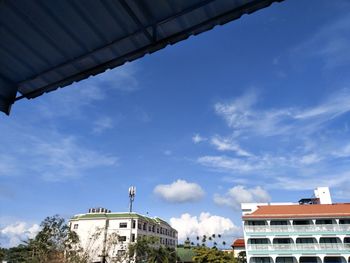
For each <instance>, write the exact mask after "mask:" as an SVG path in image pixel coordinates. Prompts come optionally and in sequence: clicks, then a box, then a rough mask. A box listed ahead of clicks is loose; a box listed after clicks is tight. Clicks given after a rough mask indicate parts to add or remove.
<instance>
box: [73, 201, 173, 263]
mask: <svg viewBox="0 0 350 263" xmlns="http://www.w3.org/2000/svg"><path fill="white" fill-rule="evenodd" d="M70 228H71V230H73V231H75V232H76V233H77V234H78V236H79V240H80V245H81V247H82V248H83V249H84V250H85V251H87V252H88V253H89V255H90V262H102V261H103V260H102V259H103V258H106V257H108V258H112V259H113V258H114V259H115V258H118V257H122V256H123V255H124V254H125V253H126V251H127V249H128V245H129V244H130V243H134V242H136V241H137V239H138V238H142V237H146V236H154V237H157V238H158V239H159V245H163V246H166V247H172V248H175V247H176V246H177V231H176V230H175V229H174V228H172V227H171V226H170V225H169V224H168V223H167V222H166V221H164V220H162V219H160V218H158V217H155V218H151V217H148V216H143V215H140V214H137V213H114V212H111V211H110V210H108V209H105V208H91V209H89V212H88V213H86V214H78V215H75V216H74V217H73V218H72V219H71V220H70Z"/></svg>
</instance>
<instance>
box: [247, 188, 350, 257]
mask: <svg viewBox="0 0 350 263" xmlns="http://www.w3.org/2000/svg"><path fill="white" fill-rule="evenodd" d="M242 214H243V216H242V218H243V230H244V239H245V244H246V252H247V262H248V263H297V262H299V263H346V262H350V203H337V204H332V200H331V196H330V193H329V189H328V188H327V187H319V188H317V189H316V190H315V197H314V198H307V199H301V200H300V201H299V203H263V204H257V203H255V204H252V203H250V204H242Z"/></svg>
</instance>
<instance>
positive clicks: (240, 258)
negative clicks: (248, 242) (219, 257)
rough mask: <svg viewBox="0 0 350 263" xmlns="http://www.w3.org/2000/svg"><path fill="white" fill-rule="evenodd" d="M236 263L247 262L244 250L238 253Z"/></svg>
mask: <svg viewBox="0 0 350 263" xmlns="http://www.w3.org/2000/svg"><path fill="white" fill-rule="evenodd" d="M237 263H247V254H246V252H245V251H241V252H239V253H238V257H237Z"/></svg>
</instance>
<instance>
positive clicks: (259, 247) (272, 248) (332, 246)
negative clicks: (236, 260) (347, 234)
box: [247, 243, 350, 254]
mask: <svg viewBox="0 0 350 263" xmlns="http://www.w3.org/2000/svg"><path fill="white" fill-rule="evenodd" d="M247 250H248V251H249V253H250V254H254V252H255V253H257V254H263V253H264V252H268V253H271V252H276V254H278V252H285V251H298V252H300V253H307V252H316V251H322V253H323V252H334V251H342V252H346V253H350V244H343V243H304V244H302V243H297V244H248V246H247Z"/></svg>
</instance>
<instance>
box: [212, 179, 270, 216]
mask: <svg viewBox="0 0 350 263" xmlns="http://www.w3.org/2000/svg"><path fill="white" fill-rule="evenodd" d="M270 199H271V198H270V195H269V194H268V192H267V191H266V190H264V189H263V188H261V187H260V186H257V187H255V188H246V187H244V186H242V185H237V186H234V187H232V188H230V189H229V190H228V191H227V192H226V193H225V194H224V195H221V194H215V195H214V202H215V203H216V204H218V205H224V206H228V207H231V208H233V209H235V210H239V209H240V207H241V203H258V202H263V203H264V202H269V201H270Z"/></svg>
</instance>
